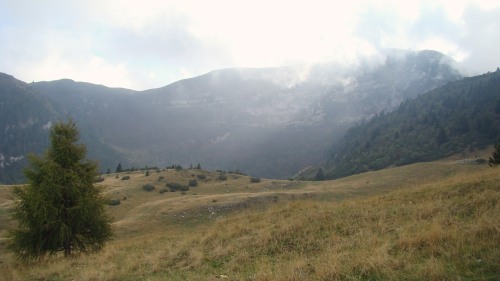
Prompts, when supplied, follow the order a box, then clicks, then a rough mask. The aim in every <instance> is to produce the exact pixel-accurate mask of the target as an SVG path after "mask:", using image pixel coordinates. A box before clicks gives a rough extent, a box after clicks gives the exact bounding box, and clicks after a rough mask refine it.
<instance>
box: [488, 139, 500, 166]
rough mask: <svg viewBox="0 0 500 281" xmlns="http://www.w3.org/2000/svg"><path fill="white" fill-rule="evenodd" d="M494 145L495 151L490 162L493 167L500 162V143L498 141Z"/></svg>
mask: <svg viewBox="0 0 500 281" xmlns="http://www.w3.org/2000/svg"><path fill="white" fill-rule="evenodd" d="M494 146H495V151H493V155H491V157H490V161H489V163H488V164H489V165H490V166H491V167H493V166H496V165H499V164H500V143H497V144H495V145H494Z"/></svg>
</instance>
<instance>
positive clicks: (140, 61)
mask: <svg viewBox="0 0 500 281" xmlns="http://www.w3.org/2000/svg"><path fill="white" fill-rule="evenodd" d="M386 48H399V49H405V50H424V49H432V50H436V51H440V52H442V53H444V54H446V55H448V56H450V57H452V58H453V59H455V60H456V61H458V62H460V64H461V67H462V68H463V69H465V70H466V71H467V72H468V74H469V75H475V74H480V73H485V72H487V71H494V70H496V68H497V67H499V66H500V0H475V1H472V0H432V1H427V0H421V1H411V0H407V1H401V0H377V1H368V0H344V1H336V0H330V1H316V0H296V1H293V0H292V1H291V0H288V1H280V0H276V1H273V0H263V1H261V0H251V1H249V0H247V1H242V0H210V1H203V0H199V1H192V0H172V1H168V0H164V1H154V0H141V1H137V0H85V1H83V0H82V1H73V0H62V1H60V0H44V1H32V0H0V72H4V73H7V74H10V75H13V76H14V77H16V78H17V79H20V80H23V81H25V82H32V81H50V80H57V79H62V78H69V79H73V80H76V81H85V82H90V83H95V84H102V85H106V86H109V87H123V88H129V89H134V90H145V89H151V88H158V87H162V86H165V85H167V84H170V83H172V82H175V81H177V80H180V79H185V78H190V77H194V76H197V75H201V74H204V73H207V72H209V71H212V70H216V69H221V68H229V67H276V66H287V65H301V64H309V63H335V64H339V65H350V64H354V63H356V62H357V61H358V60H359V58H360V57H364V56H375V55H377V54H379V53H380V50H384V49H386Z"/></svg>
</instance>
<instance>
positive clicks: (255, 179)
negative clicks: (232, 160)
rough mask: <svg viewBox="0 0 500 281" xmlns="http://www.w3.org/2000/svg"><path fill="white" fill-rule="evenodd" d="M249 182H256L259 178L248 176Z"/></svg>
mask: <svg viewBox="0 0 500 281" xmlns="http://www.w3.org/2000/svg"><path fill="white" fill-rule="evenodd" d="M250 182H252V183H258V182H260V178H258V177H251V178H250Z"/></svg>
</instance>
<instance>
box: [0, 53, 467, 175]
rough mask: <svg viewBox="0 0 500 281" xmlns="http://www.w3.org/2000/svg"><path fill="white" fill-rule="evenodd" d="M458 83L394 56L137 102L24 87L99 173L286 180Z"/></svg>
mask: <svg viewBox="0 0 500 281" xmlns="http://www.w3.org/2000/svg"><path fill="white" fill-rule="evenodd" d="M460 77H461V76H460V74H459V73H458V72H457V70H456V69H455V68H454V66H453V62H452V61H451V59H449V58H448V57H446V56H444V55H443V54H441V53H438V52H434V51H421V52H409V51H397V50H391V51H389V52H388V53H387V54H386V55H385V56H384V57H383V58H381V59H380V60H379V61H377V62H376V63H373V62H368V61H362V62H361V63H359V64H358V65H357V66H352V67H339V66H336V65H330V64H322V65H310V66H296V67H282V68H265V69H223V70H218V71H213V72H210V73H208V74H205V75H202V76H199V77H195V78H191V79H186V80H182V81H178V82H176V83H173V84H171V85H168V86H165V87H162V88H159V89H152V90H147V91H142V92H135V91H131V90H127V89H116V88H107V87H104V86H99V85H92V84H89V83H81V82H74V81H72V80H67V79H65V80H59V81H50V82H37V83H32V84H30V85H31V86H30V87H31V91H32V92H33V94H36V95H37V96H39V98H41V99H44V100H46V101H48V103H49V104H50V105H51V107H52V108H53V110H54V112H55V117H51V120H52V121H55V120H57V118H61V117H62V118H66V117H67V116H71V117H72V118H73V119H75V121H76V122H77V125H78V127H79V128H80V131H81V136H82V137H81V140H82V142H84V143H85V144H87V146H88V149H89V157H90V158H93V159H97V160H99V161H100V163H101V170H102V171H106V169H107V168H110V169H114V167H116V165H117V164H118V163H119V162H121V163H122V165H124V166H126V167H130V166H132V165H134V166H145V165H156V166H159V167H164V166H166V165H171V164H172V163H179V164H182V165H189V164H190V163H193V164H195V163H201V164H202V166H203V167H204V168H208V169H229V170H236V169H239V170H241V171H244V172H246V173H248V174H251V175H255V176H261V177H273V178H286V177H288V176H290V175H292V174H294V173H295V172H297V171H298V170H300V169H302V168H304V167H306V166H309V165H317V164H318V163H324V162H325V161H326V157H325V155H326V154H327V153H326V152H327V151H328V150H329V149H330V147H331V145H332V144H333V143H336V142H337V141H338V139H340V138H341V137H342V136H343V134H344V133H345V131H346V130H347V129H348V128H349V127H351V126H352V125H354V124H356V122H359V121H360V120H363V119H367V118H370V117H372V116H373V115H375V114H377V113H378V112H380V111H382V110H387V111H390V110H393V109H394V108H396V107H397V105H399V103H400V102H401V101H404V100H407V99H412V98H414V97H416V96H417V95H419V94H421V93H424V92H426V91H428V90H430V89H433V88H436V87H438V86H441V85H443V84H445V83H446V82H448V81H453V80H456V79H459V78H460ZM2 91H3V90H2V89H1V88H0V99H1V98H2V97H3V95H1V93H2ZM15 107H16V105H12V108H15ZM19 108H20V110H21V111H22V107H19ZM23 114H27V113H23ZM5 149H7V150H8V148H5ZM5 149H3V150H5ZM37 149H38V150H37V151H40V150H42V149H41V148H37ZM29 151H30V150H28V149H24V150H23V153H22V155H26V153H27V152H29ZM4 154H5V153H4ZM0 180H1V179H0Z"/></svg>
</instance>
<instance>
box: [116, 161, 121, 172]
mask: <svg viewBox="0 0 500 281" xmlns="http://www.w3.org/2000/svg"><path fill="white" fill-rule="evenodd" d="M122 171H123V168H122V163H118V166H116V170H115V172H117V173H121V172H122Z"/></svg>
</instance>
